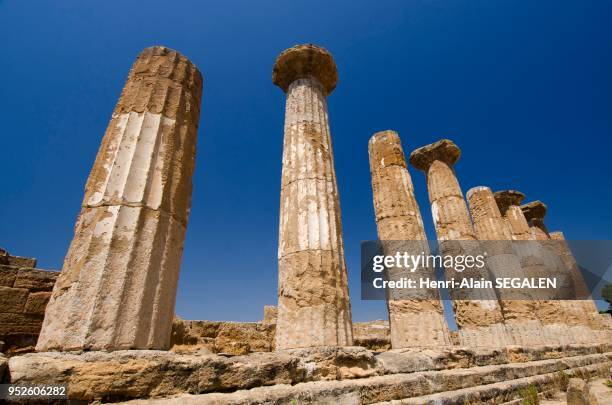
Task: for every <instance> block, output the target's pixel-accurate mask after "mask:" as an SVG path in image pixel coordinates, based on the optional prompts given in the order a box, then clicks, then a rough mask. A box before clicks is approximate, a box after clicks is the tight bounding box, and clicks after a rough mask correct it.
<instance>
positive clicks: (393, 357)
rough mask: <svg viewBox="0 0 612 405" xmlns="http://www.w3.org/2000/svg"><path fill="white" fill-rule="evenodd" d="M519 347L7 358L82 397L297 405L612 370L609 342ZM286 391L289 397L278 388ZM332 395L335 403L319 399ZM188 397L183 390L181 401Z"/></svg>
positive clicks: (16, 376)
mask: <svg viewBox="0 0 612 405" xmlns="http://www.w3.org/2000/svg"><path fill="white" fill-rule="evenodd" d="M516 349H517V348H512V347H510V348H486V349H485V348H482V349H469V348H465V347H463V348H448V349H439V350H434V349H402V350H398V351H389V352H385V353H381V354H377V353H373V352H370V351H368V350H365V349H363V348H357V347H318V348H306V349H293V350H286V351H282V352H274V353H253V354H250V355H248V356H235V357H230V358H228V357H225V356H218V355H214V354H197V355H179V354H175V353H169V352H164V351H155V350H126V351H115V352H100V351H98V352H95V351H94V352H84V353H81V354H76V353H58V352H50V353H30V354H26V355H22V356H16V357H12V358H10V359H9V365H8V366H9V371H10V382H11V383H13V384H67V385H68V393H69V396H70V398H71V399H75V400H77V399H78V400H87V401H94V400H100V401H103V402H106V401H120V400H128V399H131V398H142V399H143V401H144V400H151V398H164V397H170V396H176V395H181V394H183V395H184V394H202V396H199V397H194V398H193V399H194V402H193V403H204V404H206V403H214V404H230V403H231V404H237V403H240V404H250V403H289V402H291V400H292V399H296V398H298V399H299V400H300V403H302V399H303V400H304V401H305V402H304V403H338V402H337V401H338V395H351V396H352V397H353V398H354V399H356V400H357V401H353V402H349V403H374V402H377V401H379V402H380V401H390V400H395V399H403V398H410V397H418V396H422V395H429V394H432V393H436V392H443V391H451V390H456V389H461V388H466V387H473V386H480V385H485V384H491V383H495V382H502V381H508V380H514V379H517V378H525V377H530V376H538V375H544V374H549V373H553V374H557V375H558V373H559V371H560V370H564V371H565V372H567V373H569V374H570V375H571V372H572V370H575V369H577V368H588V369H589V370H594V369H595V368H601V367H605V368H606V370H607V368H609V367H610V364H612V363H611V362H610V360H611V359H612V353H610V352H609V350H610V348H609V345H581V346H580V345H576V346H572V347H566V348H562V347H561V348H560V347H546V346H543V347H540V348H533V349H528V350H523V351H522V352H521V353H520V354H521V355H522V357H520V358H519V357H515V359H516V360H517V361H518V362H514V363H513V362H512V360H511V359H510V356H511V353H518V352H517V350H516ZM514 356H516V354H514ZM251 389H253V390H251ZM287 389H288V391H283V390H287ZM237 390H238V391H237ZM241 390H250V391H241ZM279 390H280V391H281V392H282V395H279V396H277V395H276V393H278V392H279ZM233 391H236V392H233ZM221 392H230V393H228V394H223V393H221ZM207 393H208V394H207ZM206 395H208V396H206ZM326 397H327V398H329V399H330V401H329V402H325V401H323V402H322V400H323V399H325V398H326ZM196 399H197V400H199V401H197V402H196V401H195V400H196ZM332 399H335V401H333V400H332ZM166 400H169V401H172V398H167V399H166ZM188 400H189V398H185V397H176V398H175V401H176V402H174V403H189V402H185V401H188ZM340 403H342V402H340Z"/></svg>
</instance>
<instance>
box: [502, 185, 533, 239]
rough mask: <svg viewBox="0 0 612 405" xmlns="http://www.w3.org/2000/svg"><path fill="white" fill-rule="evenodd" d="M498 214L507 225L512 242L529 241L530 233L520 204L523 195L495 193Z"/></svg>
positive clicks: (510, 191)
mask: <svg viewBox="0 0 612 405" xmlns="http://www.w3.org/2000/svg"><path fill="white" fill-rule="evenodd" d="M493 197H494V198H495V202H496V203H497V207H498V208H499V212H500V214H501V215H502V216H503V217H504V220H505V221H506V223H507V224H508V228H509V231H510V237H511V238H512V240H530V239H531V231H530V230H529V224H528V223H527V220H526V219H525V215H523V210H521V207H520V204H521V202H522V201H523V199H524V198H525V194H523V193H521V192H520V191H516V190H504V191H496V192H495V193H494V194H493Z"/></svg>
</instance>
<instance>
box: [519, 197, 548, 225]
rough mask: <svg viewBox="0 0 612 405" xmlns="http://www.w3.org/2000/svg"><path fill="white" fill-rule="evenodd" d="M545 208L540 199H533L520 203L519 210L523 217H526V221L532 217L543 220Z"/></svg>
mask: <svg viewBox="0 0 612 405" xmlns="http://www.w3.org/2000/svg"><path fill="white" fill-rule="evenodd" d="M546 209H547V208H546V204H544V203H543V202H542V201H533V202H530V203H527V204H524V205H521V210H523V214H525V219H527V221H531V220H532V219H536V220H544V217H545V216H546Z"/></svg>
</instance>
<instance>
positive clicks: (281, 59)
mask: <svg viewBox="0 0 612 405" xmlns="http://www.w3.org/2000/svg"><path fill="white" fill-rule="evenodd" d="M309 77H314V78H315V79H316V80H317V81H318V82H319V83H321V85H322V86H323V90H324V92H325V95H328V94H329V93H331V92H332V91H333V90H334V89H335V88H336V83H337V82H338V70H337V69H336V63H335V62H334V58H333V57H332V55H331V54H330V53H329V52H328V51H327V50H326V49H324V48H321V47H320V46H317V45H312V44H305V45H296V46H294V47H292V48H289V49H286V50H284V51H283V52H282V53H281V54H280V55H279V56H278V58H276V62H275V63H274V69H273V71H272V82H273V83H274V84H276V85H277V86H278V87H280V88H281V89H283V90H284V91H285V92H288V90H289V86H290V85H291V83H293V82H294V81H296V80H298V79H305V78H309Z"/></svg>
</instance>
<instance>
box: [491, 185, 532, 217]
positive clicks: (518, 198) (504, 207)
mask: <svg viewBox="0 0 612 405" xmlns="http://www.w3.org/2000/svg"><path fill="white" fill-rule="evenodd" d="M493 197H494V198H495V202H496V203H497V206H498V208H499V211H500V212H501V214H502V215H506V211H508V208H509V207H510V206H511V205H521V202H523V200H524V199H525V194H523V193H521V192H520V191H517V190H502V191H496V192H495V193H493Z"/></svg>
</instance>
